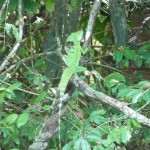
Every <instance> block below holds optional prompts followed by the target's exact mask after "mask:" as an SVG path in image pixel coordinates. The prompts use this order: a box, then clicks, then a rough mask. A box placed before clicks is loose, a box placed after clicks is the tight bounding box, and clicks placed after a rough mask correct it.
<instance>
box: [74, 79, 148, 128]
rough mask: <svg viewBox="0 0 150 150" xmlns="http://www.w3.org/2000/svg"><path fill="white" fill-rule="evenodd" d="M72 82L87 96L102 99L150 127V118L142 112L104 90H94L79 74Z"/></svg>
mask: <svg viewBox="0 0 150 150" xmlns="http://www.w3.org/2000/svg"><path fill="white" fill-rule="evenodd" d="M72 83H73V84H74V85H75V86H76V87H77V88H79V90H81V91H82V92H84V93H85V94H86V95H87V96H89V97H92V98H95V99H96V100H98V101H102V102H104V103H105V104H108V105H110V106H112V107H114V108H117V109H118V110H120V111H122V112H123V113H124V114H125V115H127V116H128V117H130V118H134V119H137V121H138V122H140V123H141V124H143V125H146V126H149V127H150V119H148V118H147V117H145V116H143V115H141V114H140V113H138V112H136V111H134V110H133V109H131V108H129V107H128V106H127V105H126V104H125V103H123V102H120V101H118V100H116V99H114V98H112V97H109V96H107V95H106V94H104V93H102V92H98V91H96V90H93V89H92V88H91V87H89V86H88V84H86V83H85V82H84V81H82V80H80V79H79V77H78V76H73V77H72Z"/></svg>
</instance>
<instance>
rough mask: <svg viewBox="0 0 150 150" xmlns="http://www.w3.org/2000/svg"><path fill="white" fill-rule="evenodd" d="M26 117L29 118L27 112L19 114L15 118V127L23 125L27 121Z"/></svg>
mask: <svg viewBox="0 0 150 150" xmlns="http://www.w3.org/2000/svg"><path fill="white" fill-rule="evenodd" d="M28 118H29V114H28V113H23V114H21V115H20V116H19V117H18V119H17V127H18V128H20V127H21V126H24V125H25V124H26V123H27V121H28Z"/></svg>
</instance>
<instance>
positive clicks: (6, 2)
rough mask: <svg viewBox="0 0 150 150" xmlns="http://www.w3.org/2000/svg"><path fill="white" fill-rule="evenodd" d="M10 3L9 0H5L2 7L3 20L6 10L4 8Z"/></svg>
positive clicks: (0, 12)
mask: <svg viewBox="0 0 150 150" xmlns="http://www.w3.org/2000/svg"><path fill="white" fill-rule="evenodd" d="M8 3H9V0H5V2H4V3H3V6H2V8H1V9H0V20H1V17H2V14H3V11H4V9H5V7H6V6H7V4H8Z"/></svg>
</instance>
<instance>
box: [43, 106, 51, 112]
mask: <svg viewBox="0 0 150 150" xmlns="http://www.w3.org/2000/svg"><path fill="white" fill-rule="evenodd" d="M50 108H51V106H50V105H44V106H43V107H42V109H43V110H45V111H46V110H50Z"/></svg>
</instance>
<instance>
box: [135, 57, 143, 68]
mask: <svg viewBox="0 0 150 150" xmlns="http://www.w3.org/2000/svg"><path fill="white" fill-rule="evenodd" d="M136 62H137V66H138V67H139V68H140V67H141V66H142V63H143V60H142V59H140V58H138V59H137V61H136Z"/></svg>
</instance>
